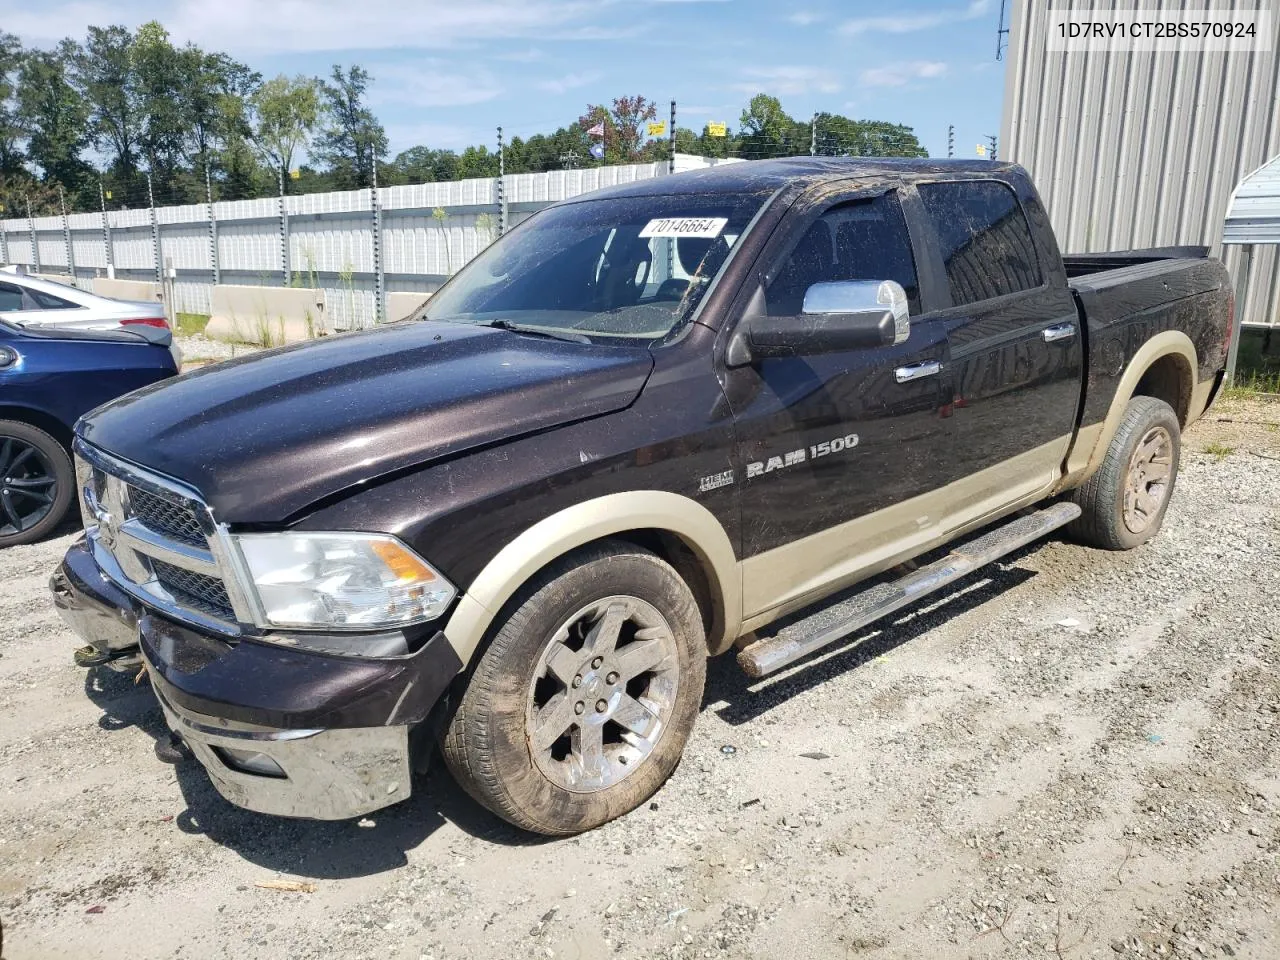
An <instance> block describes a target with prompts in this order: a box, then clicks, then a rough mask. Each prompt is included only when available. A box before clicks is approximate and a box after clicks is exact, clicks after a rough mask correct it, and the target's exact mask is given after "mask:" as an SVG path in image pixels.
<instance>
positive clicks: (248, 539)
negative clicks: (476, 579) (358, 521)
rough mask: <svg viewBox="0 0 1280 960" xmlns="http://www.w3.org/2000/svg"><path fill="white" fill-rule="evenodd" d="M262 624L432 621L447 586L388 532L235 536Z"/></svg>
mask: <svg viewBox="0 0 1280 960" xmlns="http://www.w3.org/2000/svg"><path fill="white" fill-rule="evenodd" d="M232 540H233V541H234V543H235V544H236V547H237V548H238V549H239V551H240V556H241V557H243V559H244V566H245V571H246V573H247V575H248V580H249V584H248V586H249V587H250V588H251V589H252V591H253V594H254V597H255V599H256V600H257V606H258V609H259V612H260V613H261V615H262V618H263V621H264V622H263V624H262V626H269V627H292V628H294V629H312V630H315V629H327V630H375V629H381V628H386V627H404V626H408V625H410V624H414V623H421V622H422V621H425V620H434V619H435V618H436V617H439V616H440V615H441V614H443V613H444V612H445V610H446V609H448V606H449V604H450V603H452V602H453V598H454V597H455V596H456V595H457V591H456V590H455V589H454V586H453V584H451V583H450V582H449V581H448V580H446V579H445V578H444V577H443V576H442V575H441V574H440V573H439V571H437V570H436V569H435V568H433V567H432V566H431V564H429V563H427V562H426V561H425V560H423V559H422V558H421V557H420V556H418V555H417V554H416V553H414V552H413V551H412V550H410V549H409V548H408V547H407V546H405V545H404V544H403V543H401V542H400V541H399V540H397V539H396V538H395V537H390V536H386V535H385V534H378V533H242V534H233V535H232Z"/></svg>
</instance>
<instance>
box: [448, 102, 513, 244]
mask: <svg viewBox="0 0 1280 960" xmlns="http://www.w3.org/2000/svg"><path fill="white" fill-rule="evenodd" d="M506 179H507V154H506V148H505V147H504V145H503V142H502V128H501V127H499V128H498V236H502V235H503V234H504V233H506V232H507V194H506ZM450 269H452V267H451V268H450Z"/></svg>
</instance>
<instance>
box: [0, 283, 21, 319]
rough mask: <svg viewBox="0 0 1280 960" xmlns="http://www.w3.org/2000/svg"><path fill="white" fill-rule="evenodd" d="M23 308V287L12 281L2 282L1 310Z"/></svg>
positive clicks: (0, 292)
mask: <svg viewBox="0 0 1280 960" xmlns="http://www.w3.org/2000/svg"><path fill="white" fill-rule="evenodd" d="M21 309H22V288H21V287H15V286H14V285H13V284H12V283H0V311H4V312H6V313H7V312H9V311H12V310H21Z"/></svg>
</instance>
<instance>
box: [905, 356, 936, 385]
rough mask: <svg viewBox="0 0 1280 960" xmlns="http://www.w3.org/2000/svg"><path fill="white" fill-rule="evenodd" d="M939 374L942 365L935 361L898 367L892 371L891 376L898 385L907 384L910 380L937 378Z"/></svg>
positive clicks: (922, 361) (923, 361)
mask: <svg viewBox="0 0 1280 960" xmlns="http://www.w3.org/2000/svg"><path fill="white" fill-rule="evenodd" d="M941 372H942V364H940V363H939V362H938V361H937V360H921V361H920V362H919V363H909V364H907V365H906V366H905V367H898V369H896V370H894V371H893V375H894V376H895V377H897V379H898V382H899V383H907V382H908V381H911V380H921V379H923V378H924V377H933V376H937V375H938V374H939V373H941Z"/></svg>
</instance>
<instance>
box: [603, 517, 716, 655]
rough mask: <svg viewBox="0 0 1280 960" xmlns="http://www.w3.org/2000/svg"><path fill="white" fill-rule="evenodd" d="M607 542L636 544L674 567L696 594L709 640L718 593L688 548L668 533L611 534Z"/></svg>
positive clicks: (661, 531) (660, 531)
mask: <svg viewBox="0 0 1280 960" xmlns="http://www.w3.org/2000/svg"><path fill="white" fill-rule="evenodd" d="M608 539H612V540H626V541H627V542H628V543H634V544H635V545H636V546H638V547H644V549H646V550H649V551H650V552H652V553H656V554H657V555H658V556H660V557H661V558H662V559H663V560H665V561H667V563H669V564H671V566H672V567H674V568H675V571H676V573H678V574H680V578H681V579H682V580H684V582H685V583H687V584H688V585H689V589H690V590H691V591H693V599H694V600H695V601H696V602H697V604H698V610H699V611H700V612H701V613H702V626H703V629H704V630H705V631H706V632H707V635H708V637H709V636H710V634H711V630H712V627H713V625H714V623H715V619H716V618H715V611H716V592H715V591H714V590H713V589H712V586H711V578H710V577H709V576H708V575H707V571H706V569H705V568H704V567H703V565H702V563H701V561H699V560H698V555H697V554H696V553H694V551H693V548H692V547H690V546H689V544H687V543H685V542H684V540H682V539H680V537H678V536H677V535H676V534H674V533H671V532H670V531H668V530H652V529H651V530H627V531H624V532H623V533H616V534H612V535H611V536H610V537H609V538H608Z"/></svg>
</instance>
